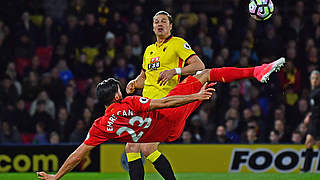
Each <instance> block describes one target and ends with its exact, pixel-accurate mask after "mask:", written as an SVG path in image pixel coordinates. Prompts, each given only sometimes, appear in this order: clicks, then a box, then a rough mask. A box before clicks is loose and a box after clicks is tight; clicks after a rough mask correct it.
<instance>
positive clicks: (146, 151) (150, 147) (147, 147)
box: [140, 142, 160, 157]
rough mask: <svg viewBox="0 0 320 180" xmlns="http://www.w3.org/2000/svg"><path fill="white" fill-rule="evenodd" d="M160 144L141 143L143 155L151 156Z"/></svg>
mask: <svg viewBox="0 0 320 180" xmlns="http://www.w3.org/2000/svg"><path fill="white" fill-rule="evenodd" d="M159 144H160V143H159V142H152V143H141V144H140V149H141V152H142V154H143V155H144V156H146V157H147V156H149V155H150V154H151V153H153V152H154V151H155V150H157V149H158V146H159Z"/></svg>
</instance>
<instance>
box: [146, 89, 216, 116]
mask: <svg viewBox="0 0 320 180" xmlns="http://www.w3.org/2000/svg"><path fill="white" fill-rule="evenodd" d="M212 91H215V89H214V88H208V87H207V83H205V84H204V85H203V86H202V88H201V90H200V92H198V93H195V94H190V95H176V96H168V97H165V98H162V99H152V100H151V102H150V106H149V111H152V110H155V109H163V108H174V107H178V106H182V105H185V104H188V103H192V102H194V101H204V100H208V99H210V97H211V96H212Z"/></svg>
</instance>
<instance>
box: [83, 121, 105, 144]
mask: <svg viewBox="0 0 320 180" xmlns="http://www.w3.org/2000/svg"><path fill="white" fill-rule="evenodd" d="M108 140H109V138H108V137H107V136H106V133H104V132H103V131H101V130H100V129H99V128H97V127H96V126H94V125H93V126H91V128H90V130H89V132H88V134H87V137H86V139H85V140H84V142H83V143H84V144H86V145H89V146H97V145H99V144H101V143H103V142H105V141H108Z"/></svg>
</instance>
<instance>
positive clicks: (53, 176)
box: [37, 171, 57, 180]
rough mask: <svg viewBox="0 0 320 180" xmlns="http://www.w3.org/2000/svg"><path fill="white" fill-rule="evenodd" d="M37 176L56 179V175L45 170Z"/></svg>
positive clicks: (50, 179)
mask: <svg viewBox="0 0 320 180" xmlns="http://www.w3.org/2000/svg"><path fill="white" fill-rule="evenodd" d="M37 176H38V178H39V179H48V180H56V179H57V178H56V176H55V175H52V174H47V173H45V172H43V171H42V172H37Z"/></svg>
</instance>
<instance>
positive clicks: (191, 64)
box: [157, 54, 205, 86]
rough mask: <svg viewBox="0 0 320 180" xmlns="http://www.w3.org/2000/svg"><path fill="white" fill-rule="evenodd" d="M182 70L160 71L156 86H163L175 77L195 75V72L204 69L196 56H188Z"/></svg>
mask: <svg viewBox="0 0 320 180" xmlns="http://www.w3.org/2000/svg"><path fill="white" fill-rule="evenodd" d="M186 63H187V64H188V65H186V66H185V67H183V68H175V69H170V70H165V71H162V72H161V73H160V75H159V78H158V82H157V83H158V84H159V83H160V86H162V85H165V84H166V83H167V82H168V81H169V80H170V79H171V78H172V77H173V76H175V75H190V74H195V73H196V72H197V71H201V70H203V69H204V68H205V66H204V64H203V62H202V61H201V59H200V58H199V56H197V55H196V54H194V55H192V56H190V58H189V59H188V60H187V62H186Z"/></svg>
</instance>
